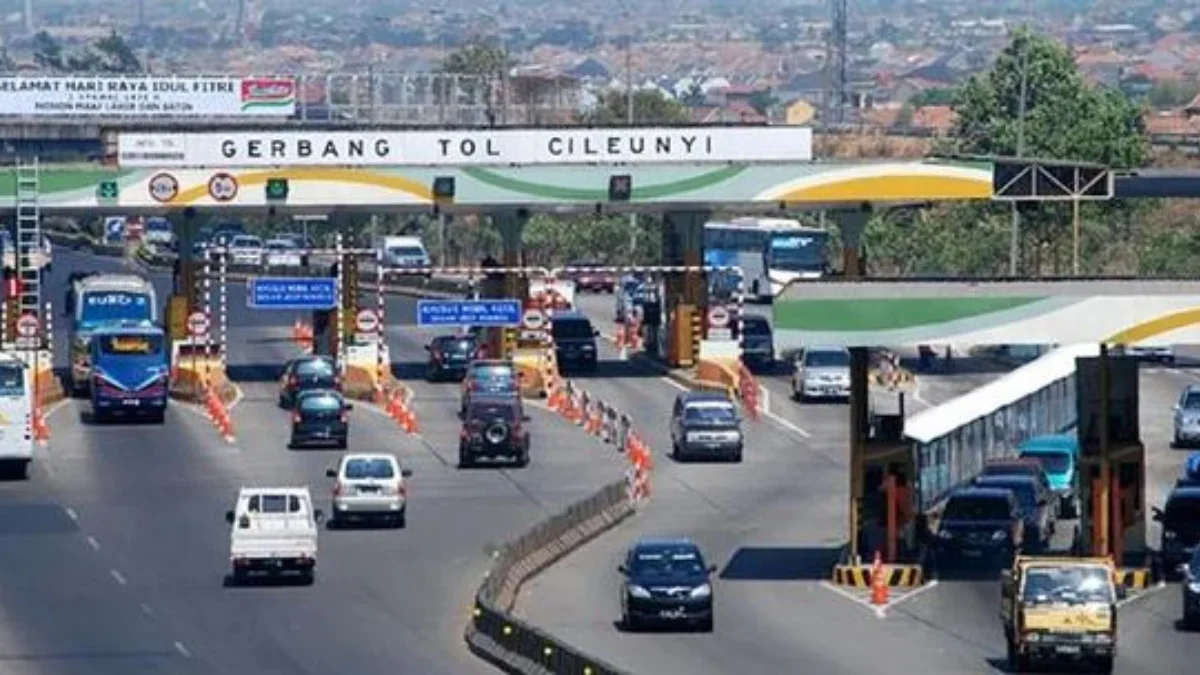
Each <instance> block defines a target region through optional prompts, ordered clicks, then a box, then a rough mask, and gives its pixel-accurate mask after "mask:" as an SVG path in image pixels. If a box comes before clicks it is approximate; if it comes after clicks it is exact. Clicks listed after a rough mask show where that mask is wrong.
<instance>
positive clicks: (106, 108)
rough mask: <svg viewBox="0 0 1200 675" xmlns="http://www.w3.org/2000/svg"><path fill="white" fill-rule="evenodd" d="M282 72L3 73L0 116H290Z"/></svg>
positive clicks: (291, 89)
mask: <svg viewBox="0 0 1200 675" xmlns="http://www.w3.org/2000/svg"><path fill="white" fill-rule="evenodd" d="M295 112H296V81H295V80H294V79H292V78H281V77H152V76H144V77H136V76H135V77H74V76H44V77H39V76H28V77H24V76H16V77H13V76H8V77H0V116H4V115H21V116H29V117H58V116H71V117H79V116H91V117H288V116H291V115H292V114H294V113H295Z"/></svg>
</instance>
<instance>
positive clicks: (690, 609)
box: [617, 539, 717, 632]
mask: <svg viewBox="0 0 1200 675" xmlns="http://www.w3.org/2000/svg"><path fill="white" fill-rule="evenodd" d="M617 570H618V571H619V572H620V573H621V574H622V575H623V576H624V577H625V580H624V582H623V583H622V587H621V625H622V627H623V628H625V629H626V630H636V629H638V628H641V627H642V626H645V625H649V624H662V623H671V624H679V623H683V624H689V625H693V626H696V627H698V628H699V629H700V630H702V631H705V632H708V631H711V630H712V629H713V587H712V575H713V573H715V572H716V571H717V568H716V566H715V565H706V564H705V562H704V556H703V555H702V554H701V553H700V547H699V546H696V544H695V543H693V542H692V541H691V540H689V539H642V540H641V541H639V542H637V543H636V544H634V545H633V546H632V547H631V548H630V549H629V552H628V553H626V554H625V562H623V563H622V564H621V565H620V567H618V568H617Z"/></svg>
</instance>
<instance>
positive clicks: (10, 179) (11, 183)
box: [0, 169, 133, 195]
mask: <svg viewBox="0 0 1200 675" xmlns="http://www.w3.org/2000/svg"><path fill="white" fill-rule="evenodd" d="M132 173H133V171H131V170H129V169H126V170H123V171H122V170H117V169H113V170H111V171H105V170H102V169H86V170H79V169H72V170H55V169H43V170H42V174H41V177H40V178H41V191H42V192H43V193H47V192H70V191H71V190H82V189H85V188H87V189H93V190H94V189H96V188H97V187H99V185H100V182H101V181H106V180H121V179H123V178H125V177H126V176H129V175H130V174H132ZM16 191H17V174H16V172H15V171H6V172H4V173H0V195H12V194H14V193H16Z"/></svg>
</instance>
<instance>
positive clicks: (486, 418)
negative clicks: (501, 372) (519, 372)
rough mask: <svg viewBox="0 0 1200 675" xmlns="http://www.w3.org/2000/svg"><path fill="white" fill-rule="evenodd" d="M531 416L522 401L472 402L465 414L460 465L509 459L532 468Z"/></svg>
mask: <svg viewBox="0 0 1200 675" xmlns="http://www.w3.org/2000/svg"><path fill="white" fill-rule="evenodd" d="M528 421H529V417H527V416H526V415H525V411H524V409H523V408H522V407H521V399H519V398H513V399H502V398H483V399H475V400H472V401H471V402H470V403H469V404H468V406H467V411H466V413H465V414H464V415H463V426H462V433H461V434H460V435H459V443H458V466H459V468H467V467H471V466H474V465H475V463H476V462H477V461H478V460H480V459H483V458H487V459H497V458H505V459H510V460H512V461H514V462H515V463H516V464H517V466H521V467H524V466H528V465H529V431H528V430H527V429H526V428H525V423H526V422H528Z"/></svg>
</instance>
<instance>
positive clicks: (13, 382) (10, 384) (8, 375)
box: [0, 366, 25, 397]
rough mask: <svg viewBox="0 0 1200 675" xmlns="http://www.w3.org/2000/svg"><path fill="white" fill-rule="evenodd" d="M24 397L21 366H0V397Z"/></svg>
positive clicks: (23, 371) (23, 374)
mask: <svg viewBox="0 0 1200 675" xmlns="http://www.w3.org/2000/svg"><path fill="white" fill-rule="evenodd" d="M24 395H25V369H24V368H22V367H21V366H0V396H5V397H8V396H24Z"/></svg>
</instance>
